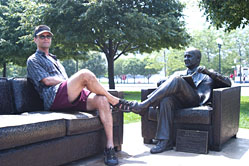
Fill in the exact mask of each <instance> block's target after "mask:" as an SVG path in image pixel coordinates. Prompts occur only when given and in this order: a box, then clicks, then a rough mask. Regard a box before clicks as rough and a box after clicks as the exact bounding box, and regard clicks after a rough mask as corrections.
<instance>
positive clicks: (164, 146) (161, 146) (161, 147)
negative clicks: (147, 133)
mask: <svg viewBox="0 0 249 166" xmlns="http://www.w3.org/2000/svg"><path fill="white" fill-rule="evenodd" d="M172 149H173V145H172V144H171V143H169V140H166V139H165V140H159V141H158V143H157V144H156V145H155V146H154V147H152V148H151V149H150V153H152V154H156V153H162V152H164V151H167V150H172Z"/></svg>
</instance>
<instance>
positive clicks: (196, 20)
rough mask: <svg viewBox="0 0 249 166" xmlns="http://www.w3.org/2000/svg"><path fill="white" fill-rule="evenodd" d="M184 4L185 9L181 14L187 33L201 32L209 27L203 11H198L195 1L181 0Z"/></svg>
mask: <svg viewBox="0 0 249 166" xmlns="http://www.w3.org/2000/svg"><path fill="white" fill-rule="evenodd" d="M181 1H182V2H184V3H186V8H185V9H184V11H183V13H184V15H185V22H186V27H187V30H188V31H189V32H191V31H192V30H201V29H203V28H205V27H208V26H209V23H208V22H206V18H205V16H203V13H204V12H203V11H200V8H199V6H198V2H197V0H181Z"/></svg>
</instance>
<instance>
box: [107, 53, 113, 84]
mask: <svg viewBox="0 0 249 166" xmlns="http://www.w3.org/2000/svg"><path fill="white" fill-rule="evenodd" d="M106 57H107V55H106ZM107 62H108V79H109V89H115V82H114V60H113V58H108V57H107Z"/></svg>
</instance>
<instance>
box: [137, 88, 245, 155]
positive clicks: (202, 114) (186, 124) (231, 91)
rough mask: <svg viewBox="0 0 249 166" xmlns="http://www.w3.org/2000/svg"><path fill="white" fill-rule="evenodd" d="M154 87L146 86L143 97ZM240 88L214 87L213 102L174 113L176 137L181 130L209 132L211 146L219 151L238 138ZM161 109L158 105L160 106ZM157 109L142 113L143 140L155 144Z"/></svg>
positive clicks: (174, 136) (151, 108)
mask: <svg viewBox="0 0 249 166" xmlns="http://www.w3.org/2000/svg"><path fill="white" fill-rule="evenodd" d="M153 90H154V89H143V90H142V91H141V100H142V101H143V100H145V99H146V98H147V95H148V94H150V93H151V92H152V91H153ZM240 90H241V88H240V87H228V88H218V89H214V90H213V95H212V96H213V97H212V102H211V103H212V104H211V105H209V106H199V107H193V108H186V109H180V110H176V111H175V112H174V131H173V140H174V142H175V141H176V133H177V130H178V129H182V130H193V131H194V130H196V131H207V132H208V149H210V150H215V151H220V150H221V148H222V145H223V144H224V143H225V142H227V141H228V140H229V139H230V138H232V137H234V138H235V137H236V134H237V132H238V128H239V116H240ZM157 109H158V108H157ZM157 109H154V108H153V107H150V108H149V109H148V111H146V114H145V115H144V116H142V137H143V139H144V143H152V140H153V139H154V138H155V134H156V127H157Z"/></svg>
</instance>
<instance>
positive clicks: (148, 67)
mask: <svg viewBox="0 0 249 166" xmlns="http://www.w3.org/2000/svg"><path fill="white" fill-rule="evenodd" d="M157 58H158V57H157V56H155V57H153V58H150V57H149V56H146V57H145V58H144V59H142V61H141V62H142V64H143V66H144V67H143V71H142V73H141V75H143V76H145V77H146V78H147V80H148V83H150V77H151V76H152V75H153V74H158V72H159V71H160V70H162V68H163V65H162V63H160V62H159V61H158V59H157Z"/></svg>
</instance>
